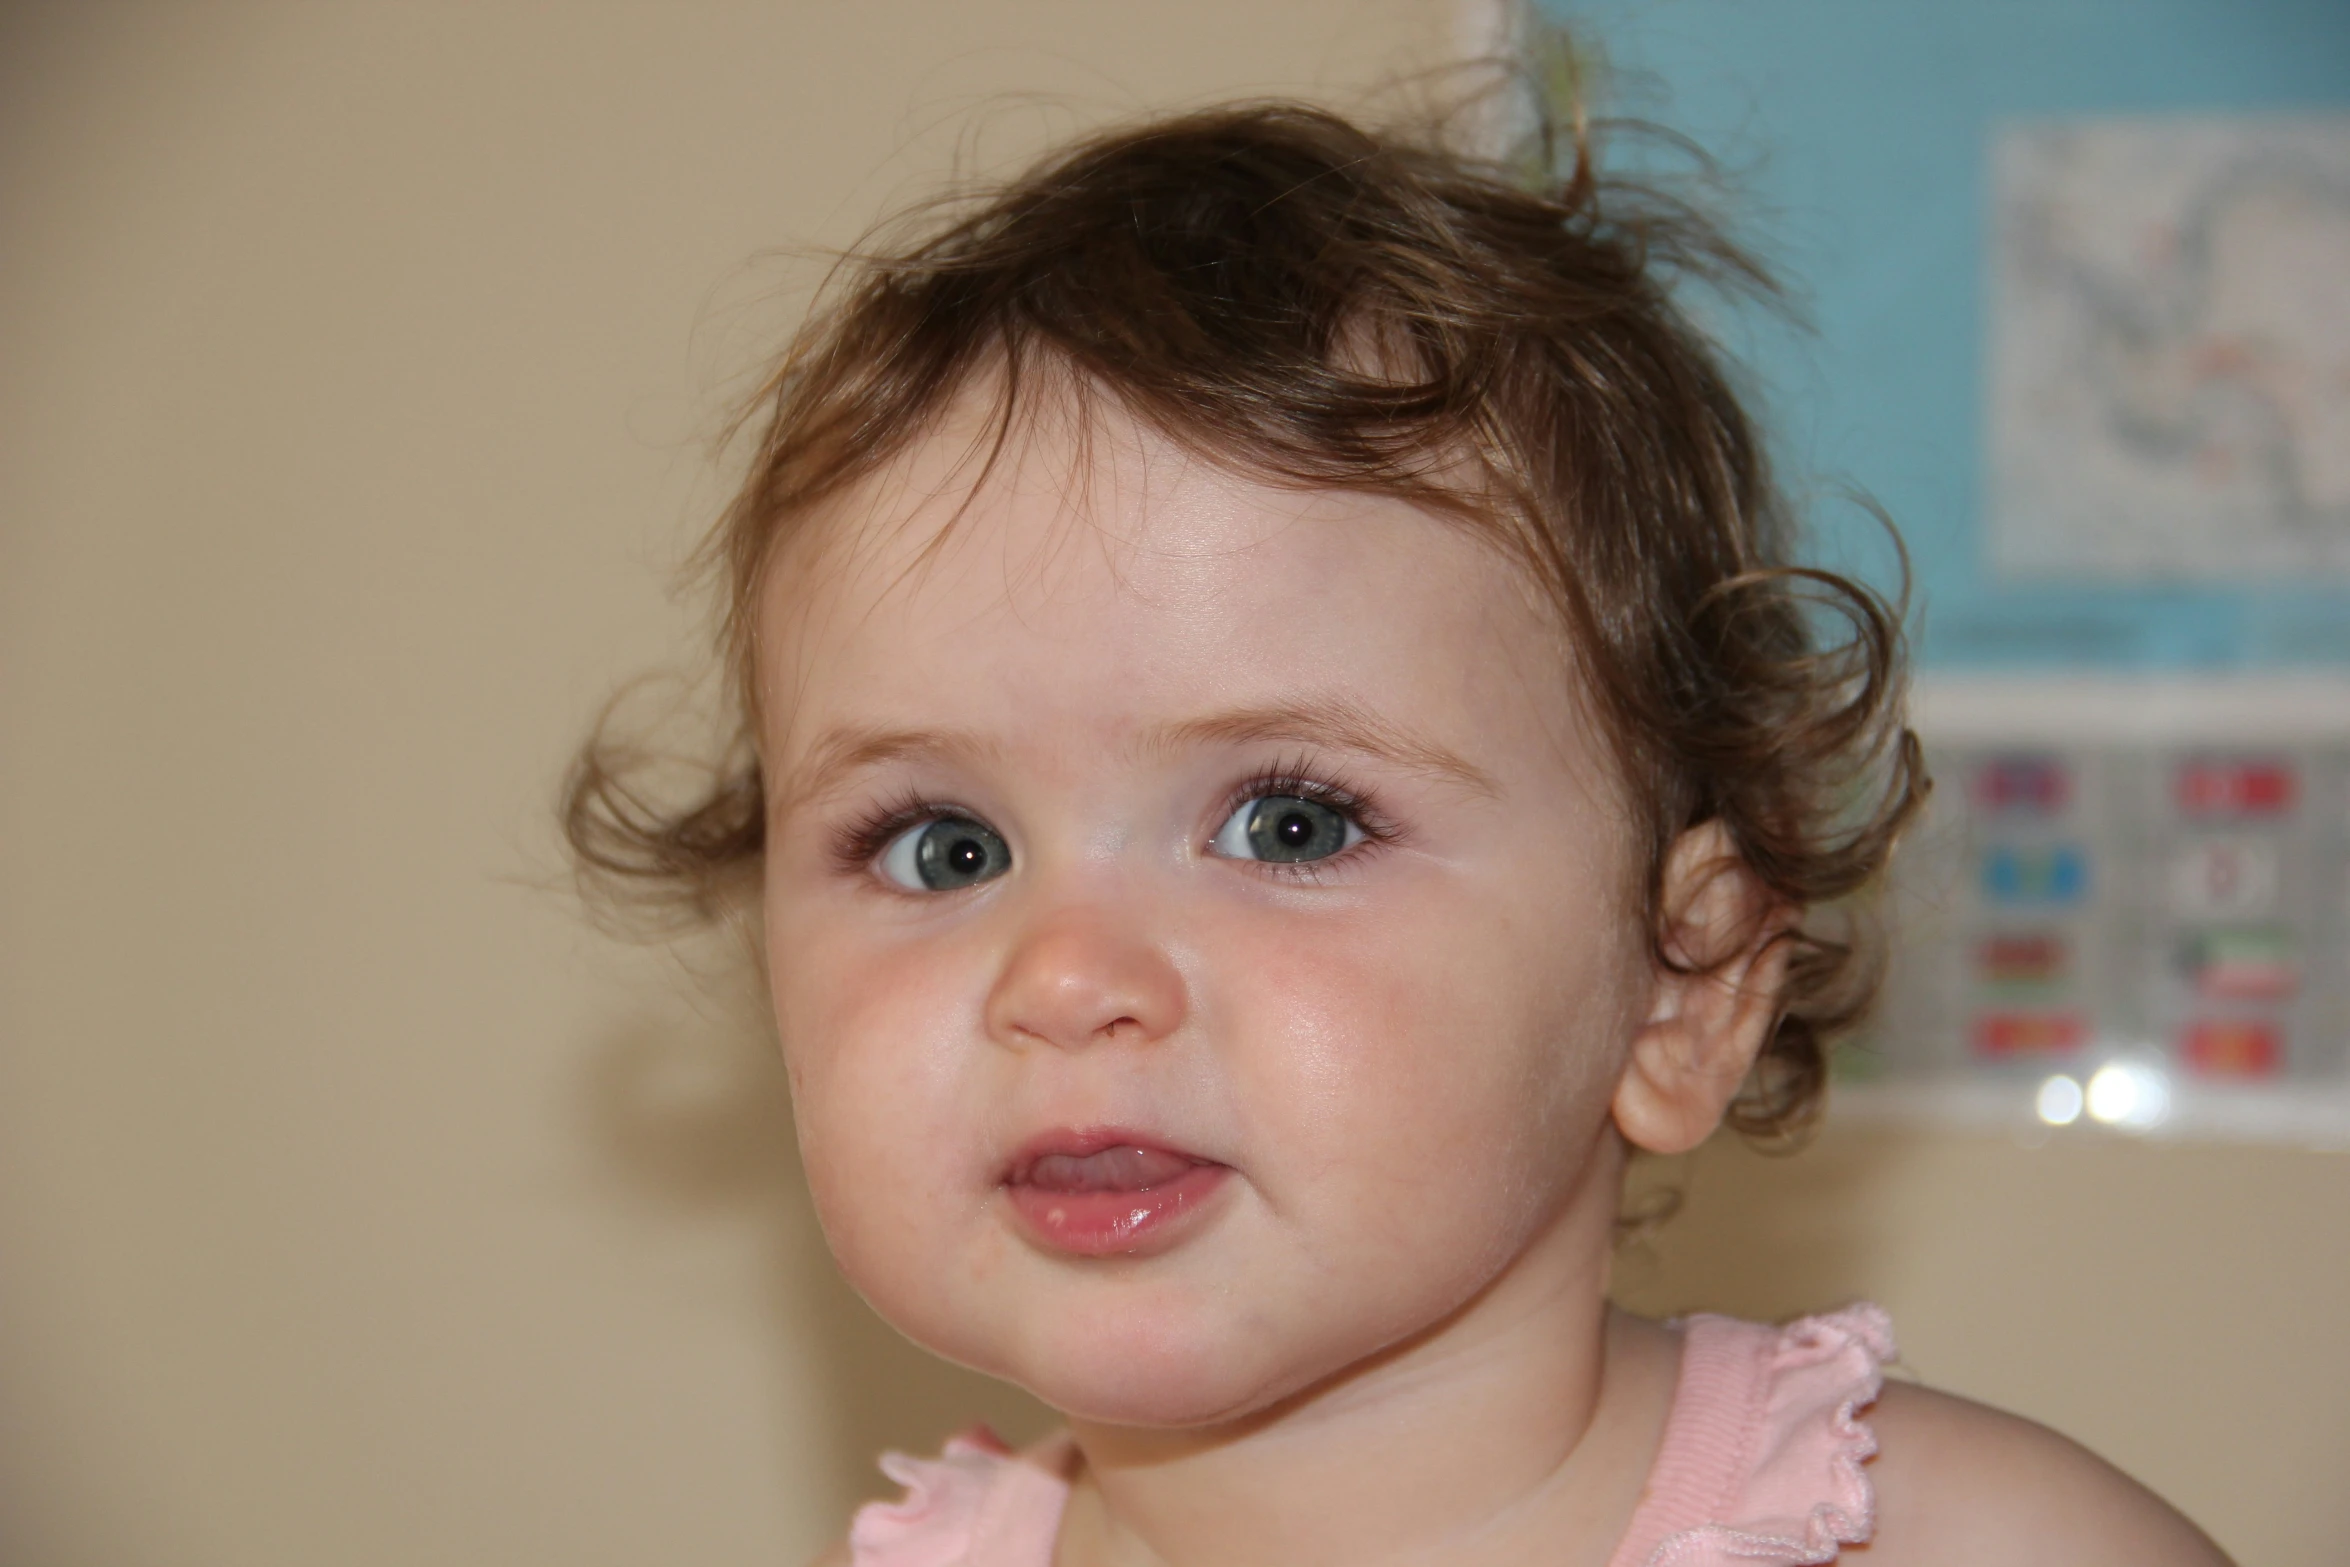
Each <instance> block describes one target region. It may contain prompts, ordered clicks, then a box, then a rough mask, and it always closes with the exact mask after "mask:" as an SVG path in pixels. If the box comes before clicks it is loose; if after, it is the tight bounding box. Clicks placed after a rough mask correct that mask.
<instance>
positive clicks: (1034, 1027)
mask: <svg viewBox="0 0 2350 1567" xmlns="http://www.w3.org/2000/svg"><path fill="white" fill-rule="evenodd" d="M1188 1006H1189V1001H1188V998H1187V996H1186V994H1185V990H1184V984H1183V976H1182V974H1181V973H1180V972H1178V971H1177V969H1176V967H1175V965H1174V963H1173V961H1172V960H1171V959H1170V958H1169V957H1168V956H1167V954H1166V953H1165V952H1164V951H1162V950H1160V948H1158V947H1157V946H1156V945H1154V944H1153V943H1151V942H1150V941H1148V940H1146V939H1144V938H1143V937H1142V936H1140V935H1139V934H1138V933H1135V932H1133V931H1131V930H1127V929H1123V928H1121V926H1120V925H1119V923H1118V922H1117V921H1116V920H1115V919H1114V918H1113V917H1110V916H1107V915H1105V914H1103V913H1102V912H1101V911H1099V910H1068V911H1063V912H1061V913H1058V914H1056V915H1055V916H1054V917H1052V918H1051V919H1049V920H1047V921H1045V922H1043V923H1041V924H1039V925H1037V926H1035V927H1033V928H1031V929H1029V930H1028V931H1026V932H1024V933H1023V934H1022V936H1021V938H1020V941H1019V943H1018V945H1017V946H1015V947H1014V948H1013V949H1012V953H1011V956H1010V958H1009V960H1008V961H1007V962H1006V963H1005V964H1004V970H1003V973H1002V974H1001V975H999V976H998V977H997V980H996V985H995V989H994V991H993V992H992V993H991V994H990V995H989V996H988V1000H987V1028H988V1033H989V1035H990V1037H992V1038H994V1039H995V1040H997V1041H998V1042H999V1043H1002V1044H1007V1045H1013V1046H1022V1045H1027V1044H1031V1043H1037V1042H1042V1043H1044V1044H1049V1045H1056V1046H1058V1047H1060V1048H1061V1049H1063V1050H1082V1049H1084V1048H1086V1047H1087V1046H1089V1045H1096V1044H1106V1043H1109V1042H1111V1041H1113V1040H1122V1041H1125V1042H1128V1043H1148V1042H1149V1041H1152V1040H1157V1039H1164V1038H1165V1037H1166V1036H1167V1035H1169V1034H1171V1033H1173V1032H1174V1031H1175V1029H1176V1028H1177V1027H1178V1026H1179V1025H1180V1024H1181V1023H1182V1022H1183V1017H1184V1013H1185V1011H1186V1009H1187V1008H1188Z"/></svg>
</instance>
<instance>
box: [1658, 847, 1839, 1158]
mask: <svg viewBox="0 0 2350 1567" xmlns="http://www.w3.org/2000/svg"><path fill="white" fill-rule="evenodd" d="M1661 905H1662V912H1661V915H1660V918H1661V921H1662V925H1663V930H1664V933H1665V935H1664V942H1663V948H1664V951H1665V953H1666V954H1667V955H1668V956H1669V957H1670V958H1671V959H1672V962H1671V963H1670V964H1661V963H1660V964H1659V965H1658V968H1657V973H1656V982H1655V991H1654V994H1653V997H1652V1000H1651V1002H1650V1006H1649V1011H1648V1016H1647V1018H1646V1019H1645V1020H1644V1021H1643V1022H1642V1023H1641V1025H1640V1029H1639V1032H1638V1033H1636V1034H1635V1035H1633V1038H1632V1047H1631V1049H1630V1050H1629V1051H1628V1052H1627V1053H1626V1056H1625V1060H1624V1068H1623V1073H1622V1075H1621V1076H1620V1077H1619V1078H1618V1079H1617V1081H1616V1093H1615V1099H1614V1102H1613V1106H1612V1108H1613V1110H1614V1114H1615V1120H1616V1126H1617V1128H1618V1129H1619V1130H1620V1131H1622V1132H1623V1134H1624V1137H1625V1138H1626V1140H1627V1141H1629V1142H1630V1143H1632V1145H1633V1146H1634V1147H1637V1148H1642V1149H1645V1150H1647V1151H1648V1152H1650V1153H1660V1154H1676V1153H1686V1152H1688V1151H1689V1150H1690V1149H1692V1148H1695V1147H1696V1146H1697V1145H1698V1144H1699V1143H1702V1142H1704V1141H1705V1140H1706V1138H1707V1137H1709V1136H1711V1135H1712V1133H1713V1130H1714V1128H1715V1127H1716V1126H1719V1125H1720V1124H1721V1120H1722V1115H1723V1113H1724V1112H1725V1111H1726V1110H1728V1109H1729V1106H1730V1101H1731V1100H1732V1099H1733V1098H1735V1097H1736V1096H1737V1093H1738V1089H1739V1087H1740V1085H1742V1084H1743V1083H1744V1082H1745V1081H1746V1074H1747V1072H1748V1070H1749V1069H1750V1068H1752V1067H1753V1065H1754V1059H1755V1056H1756V1055H1757V1054H1758V1053H1759V1052H1760V1051H1761V1049H1762V1047H1763V1044H1764V1042H1765V1040H1766V1039H1768V1037H1769V1035H1770V1032H1771V1029H1772V1028H1773V1027H1774V1026H1775V1025H1776V1024H1777V1022H1778V1019H1779V1007H1780V1002H1781V1000H1782V998H1783V996H1784V993H1785V990H1786V982H1787V957H1788V945H1789V944H1788V939H1787V934H1788V931H1789V930H1790V929H1791V928H1792V927H1793V925H1794V922H1795V918H1796V911H1795V910H1793V909H1790V908H1788V907H1786V906H1785V905H1783V904H1779V903H1777V902H1776V901H1775V900H1774V899H1773V898H1772V897H1771V894H1770V891H1769V889H1768V888H1766V887H1764V886H1763V884H1762V882H1761V880H1760V878H1758V877H1757V876H1756V875H1755V874H1754V872H1753V870H1752V869H1750V868H1749V867H1748V866H1747V864H1746V862H1745V861H1744V860H1743V859H1742V858H1741V857H1740V856H1739V854H1738V851H1737V847H1736V845H1735V844H1733V843H1732V842H1731V839H1730V835H1729V832H1728V830H1727V829H1725V828H1724V827H1723V826H1722V824H1721V823H1719V822H1705V823H1702V824H1700V825H1699V826H1696V827H1693V828H1691V829H1690V830H1689V831H1687V832H1685V833H1683V834H1682V835H1681V837H1680V839H1679V840H1678V841H1677V842H1675V843H1674V845H1673V848H1672V851H1671V853H1670V854H1669V855H1668V856H1667V857H1666V861H1665V874H1664V884H1663V888H1662V898H1661Z"/></svg>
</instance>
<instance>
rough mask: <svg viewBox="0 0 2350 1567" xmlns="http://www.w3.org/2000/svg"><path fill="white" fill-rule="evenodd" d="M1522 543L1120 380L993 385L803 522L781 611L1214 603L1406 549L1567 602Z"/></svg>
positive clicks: (1486, 580)
mask: <svg viewBox="0 0 2350 1567" xmlns="http://www.w3.org/2000/svg"><path fill="white" fill-rule="evenodd" d="M1308 540H1310V541H1311V542H1310V543H1308V542H1306V541H1308ZM1509 545H1510V540H1509V538H1508V535H1507V530H1505V529H1503V528H1501V527H1498V526H1495V525H1493V524H1491V523H1489V522H1482V521H1480V520H1479V519H1476V518H1474V517H1471V516H1464V515H1462V514H1460V511H1459V509H1451V510H1446V511H1442V512H1440V511H1438V510H1436V509H1434V508H1431V507H1429V506H1427V505H1425V504H1422V503H1421V502H1419V501H1418V500H1415V499H1413V498H1409V497H1407V496H1404V495H1401V494H1396V493H1390V492H1386V491H1382V490H1380V489H1378V488H1375V487H1373V486H1371V485H1368V484H1364V485H1331V484H1322V485H1316V484H1309V483H1304V482H1301V481H1298V480H1296V479H1291V478H1286V477H1281V476H1275V475H1270V474H1267V473H1265V472H1264V471H1263V470H1262V468H1261V467H1260V466H1252V465H1251V464H1250V462H1249V461H1248V460H1247V459H1246V457H1245V455H1244V454H1239V453H1223V452H1218V451H1216V450H1214V449H1213V448H1212V447H1211V446H1210V445H1209V444H1208V443H1207V442H1205V441H1202V440H1198V439H1189V438H1183V437H1178V436H1176V435H1172V434H1169V433H1167V432H1165V431H1163V430H1161V429H1159V428H1158V427H1156V426H1154V425H1152V424H1150V423H1149V422H1147V421H1145V420H1143V419H1140V418H1138V417H1136V416H1135V415H1133V414H1132V413H1131V412H1129V411H1128V410H1127V409H1125V408H1124V407H1123V406H1122V405H1121V404H1119V403H1118V402H1117V400H1116V399H1115V398H1114V397H1111V396H1108V395H1093V396H1086V397H1082V398H1076V397H1070V396H1067V395H1061V396H1057V397H1054V398H1052V399H1050V400H1049V401H1036V400H1032V401H1031V402H1029V403H1027V404H1025V405H1023V406H1022V407H1020V408H1017V409H1014V410H1011V411H1010V413H1009V414H1008V415H1007V413H1006V411H1005V410H1004V409H1003V408H1002V406H1001V403H1000V393H999V392H997V391H996V390H994V389H992V388H989V387H987V386H985V385H982V386H979V387H976V388H974V389H972V390H969V391H966V392H965V393H963V394H962V395H960V396H958V397H957V398H955V399H953V400H952V401H951V402H950V404H949V405H948V407H947V408H946V410H945V411H944V412H943V413H942V414H941V415H940V416H939V417H938V418H936V419H935V420H933V421H932V422H931V423H930V424H929V425H928V426H926V427H925V428H924V429H922V430H921V431H920V432H918V433H917V434H916V435H915V436H913V437H912V438H911V439H909V440H908V441H907V442H906V443H905V444H904V445H903V446H902V447H900V448H899V449H898V450H897V451H895V452H894V453H892V455H891V456H890V458H889V459H888V460H887V461H886V462H884V463H882V464H881V465H879V466H878V467H877V468H876V469H875V470H874V471H873V472H871V473H869V474H867V475H865V476H863V477H862V478H860V479H859V480H857V481H856V482H855V483H853V484H851V485H849V486H846V487H844V488H843V489H842V490H840V491H839V492H836V493H835V494H834V495H832V496H830V497H828V498H827V499H826V500H825V501H824V502H823V503H822V504H821V505H819V506H817V507H815V508H813V509H812V510H811V511H810V512H809V513H808V515H806V516H805V517H804V518H802V519H800V520H799V521H798V522H797V523H796V524H795V525H794V526H793V527H792V528H791V530H790V533H789V537H788V538H787V540H786V541H785V543H784V544H783V546H782V547H781V548H780V549H779V550H778V552H777V555H776V557H775V560H774V562H773V564H772V566H771V569H770V571H769V573H768V577H769V580H768V582H767V584H766V592H765V593H764V594H763V596H762V613H763V615H765V616H767V617H770V618H775V617H794V616H805V615H809V614H812V613H813V614H826V613H839V612H840V611H842V610H843V609H853V610H856V611H860V612H861V611H867V610H870V609H871V608H872V607H873V606H875V605H877V604H878V603H879V602H881V601H882V600H885V599H889V598H893V597H905V596H910V597H912V598H914V599H916V600H918V601H924V602H925V603H926V607H927V608H929V609H931V610H934V611H936V612H939V613H960V614H964V615H971V616H983V615H984V614H985V613H986V612H987V611H988V610H990V609H991V608H992V609H996V610H1000V611H1003V612H1006V613H1011V614H1015V615H1021V614H1025V615H1032V616H1048V617H1049V616H1052V615H1054V614H1056V613H1066V612H1068V611H1070V610H1072V609H1075V608H1078V607H1081V606H1083V605H1084V604H1085V603H1086V602H1087V601H1088V600H1089V599H1091V598H1099V597H1102V596H1105V595H1106V596H1108V597H1111V598H1118V597H1136V596H1139V597H1141V598H1143V599H1146V600H1165V599H1168V598H1169V597H1170V596H1172V598H1173V599H1174V600H1176V601H1179V602H1184V603H1188V604H1190V605H1192V606H1193V607H1195V608H1197V609H1199V610H1201V611H1202V612H1208V611H1210V610H1212V609H1213V607H1214V605H1213V603H1212V600H1213V599H1214V598H1216V597H1217V596H1218V595H1224V596H1229V595H1230V594H1231V593H1232V592H1233V590H1234V589H1235V588H1240V589H1247V588H1249V587H1251V586H1252V585H1254V584H1252V581H1251V572H1250V570H1249V569H1248V568H1249V567H1250V565H1251V564H1252V563H1253V565H1254V566H1255V567H1256V571H1257V575H1258V576H1259V577H1262V578H1264V579H1265V580H1264V584H1263V585H1265V586H1267V587H1278V588H1279V589H1281V590H1283V591H1285V592H1288V593H1291V594H1297V595H1306V596H1311V595H1314V594H1316V593H1317V592H1326V591H1328V590H1329V589H1330V588H1331V587H1332V586H1333V585H1334V584H1337V583H1342V582H1344V583H1352V584H1354V585H1355V586H1356V587H1357V588H1358V589H1359V588H1360V587H1361V586H1362V585H1363V581H1364V579H1365V578H1366V577H1367V576H1369V575H1371V574H1373V573H1372V568H1374V567H1376V566H1377V565H1378V564H1379V558H1389V559H1392V558H1397V557H1400V558H1402V559H1404V560H1406V561H1409V562H1411V563H1412V565H1413V567H1414V570H1413V571H1412V572H1411V573H1409V574H1407V577H1406V583H1407V585H1408V584H1411V583H1417V584H1418V585H1420V586H1422V587H1424V588H1425V589H1427V590H1428V591H1430V592H1437V593H1443V594H1447V595H1450V596H1451V597H1453V598H1455V599H1457V598H1459V597H1460V596H1461V594H1462V593H1463V592H1464V591H1473V592H1475V593H1477V594H1479V595H1481V596H1488V597H1491V598H1492V599H1494V600H1496V601H1500V602H1501V603H1503V604H1506V605H1508V606H1511V607H1514V608H1517V609H1519V610H1524V609H1528V608H1531V609H1533V610H1535V611H1536V612H1537V613H1540V614H1543V615H1545V616H1546V617H1547V616H1549V615H1550V614H1551V606H1550V604H1549V601H1548V599H1547V598H1546V597H1545V596H1544V595H1542V594H1541V593H1540V591H1539V590H1538V588H1537V587H1536V586H1535V584H1534V583H1533V581H1532V578H1531V574H1530V573H1528V572H1526V571H1525V570H1523V569H1522V568H1521V567H1520V565H1519V562H1518V560H1517V558H1516V556H1515V555H1514V553H1513V552H1512V550H1511V548H1510V547H1509ZM1301 546H1302V547H1301ZM1390 575H1392V574H1390ZM1394 587H1395V584H1393V583H1390V584H1389V585H1388V586H1387V589H1386V595H1387V596H1388V597H1390V598H1392V595H1393V591H1394ZM991 589H992V591H991ZM1265 608H1266V609H1267V610H1268V611H1272V612H1278V609H1279V605H1278V604H1277V603H1273V604H1267V605H1266V606H1265Z"/></svg>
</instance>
